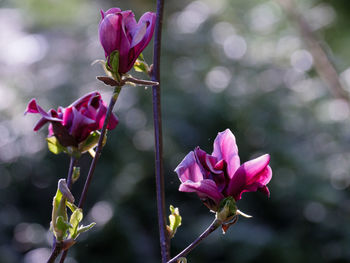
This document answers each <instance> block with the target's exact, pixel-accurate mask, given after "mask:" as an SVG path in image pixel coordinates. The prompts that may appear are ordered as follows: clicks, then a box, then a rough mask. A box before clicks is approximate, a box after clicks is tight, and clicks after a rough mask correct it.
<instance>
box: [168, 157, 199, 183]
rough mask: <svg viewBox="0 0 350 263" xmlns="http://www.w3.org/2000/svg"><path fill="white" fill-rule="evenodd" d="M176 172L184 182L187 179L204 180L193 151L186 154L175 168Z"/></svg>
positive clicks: (193, 180)
mask: <svg viewBox="0 0 350 263" xmlns="http://www.w3.org/2000/svg"><path fill="white" fill-rule="evenodd" d="M175 172H176V173H177V175H178V177H179V179H180V181H181V182H182V183H184V182H186V181H192V182H199V181H202V180H203V174H202V172H201V168H200V167H199V165H198V164H197V161H196V157H195V155H194V152H193V151H191V152H189V153H188V154H187V155H186V156H185V158H184V159H183V160H182V162H181V163H180V164H179V165H178V166H177V167H176V168H175Z"/></svg>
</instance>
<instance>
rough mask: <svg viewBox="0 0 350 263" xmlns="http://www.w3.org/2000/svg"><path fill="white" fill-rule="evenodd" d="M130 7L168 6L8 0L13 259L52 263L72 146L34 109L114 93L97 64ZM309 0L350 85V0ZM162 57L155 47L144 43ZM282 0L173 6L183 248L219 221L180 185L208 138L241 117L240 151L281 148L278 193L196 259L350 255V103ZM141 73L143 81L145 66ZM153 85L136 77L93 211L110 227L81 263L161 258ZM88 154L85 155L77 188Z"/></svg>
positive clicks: (170, 48) (237, 124)
mask: <svg viewBox="0 0 350 263" xmlns="http://www.w3.org/2000/svg"><path fill="white" fill-rule="evenodd" d="M113 6H118V7H120V8H122V9H132V10H133V11H134V12H135V14H136V17H137V18H139V17H140V16H141V15H142V13H143V12H145V11H149V10H151V11H155V2H154V1H145V0H143V1H141V0H132V1H84V0H7V1H6V0H2V1H0V7H1V8H0V262H1V263H13V262H23V263H34V262H35V263H36V262H44V261H45V260H46V259H47V257H48V254H49V253H50V246H51V241H52V235H51V234H50V233H49V232H48V228H49V222H50V213H51V202H52V197H53V195H54V193H55V191H56V186H57V185H56V184H57V181H58V179H59V178H64V177H66V173H67V170H68V157H67V156H65V155H63V154H61V155H54V154H52V153H50V152H48V150H47V147H46V143H45V136H46V134H47V133H46V130H45V129H42V130H40V131H39V132H37V133H35V132H33V131H32V129H33V127H34V125H35V123H36V121H37V120H38V119H39V116H35V115H27V116H25V117H24V116H23V112H24V110H25V107H26V104H27V102H28V101H29V100H30V99H31V98H32V97H35V98H37V100H38V102H39V104H40V105H41V106H42V107H44V108H45V109H49V108H51V107H53V108H56V107H57V106H59V105H63V106H66V105H69V104H70V103H71V102H72V101H74V100H75V99H77V98H78V97H80V96H82V95H83V94H85V93H87V92H90V91H92V90H99V91H100V92H101V93H102V94H103V97H104V98H105V99H106V100H108V98H109V96H110V94H111V90H110V89H109V88H108V87H106V86H104V85H103V84H101V83H99V82H98V81H97V80H96V79H95V76H96V75H101V74H103V72H102V70H101V68H100V67H99V66H98V65H94V66H91V65H90V64H91V62H92V61H94V60H95V59H101V58H103V57H104V54H103V50H102V48H101V46H100V45H99V41H98V23H99V19H100V14H99V10H100V9H104V10H107V9H108V8H110V7H113ZM297 7H298V10H299V11H300V12H301V13H302V14H303V15H304V16H305V17H306V19H307V21H308V23H309V24H310V25H311V27H312V29H313V30H314V32H315V33H316V35H317V37H318V38H319V41H320V43H321V44H322V46H323V47H324V48H325V50H326V51H327V54H328V55H329V58H330V60H331V61H332V62H333V63H335V66H336V68H337V70H338V72H339V73H340V77H341V80H342V84H343V86H344V87H345V89H346V90H347V91H348V90H349V88H350V68H349V64H350V63H349V61H350V48H349V47H350V34H349V24H350V18H349V11H350V6H349V3H348V1H347V0H337V1H317V0H303V1H301V0H300V1H297ZM144 55H145V58H146V60H148V61H151V58H152V48H151V47H148V48H147V49H146V50H145V52H144ZM313 61H314V60H313V59H312V56H311V54H310V51H309V50H308V47H307V46H306V45H305V44H304V41H303V39H302V38H301V37H300V34H299V28H298V26H297V24H295V23H294V22H293V21H290V20H288V18H287V15H286V13H285V12H284V11H283V10H282V9H281V7H280V6H279V4H278V3H277V2H275V1H263V0H249V1H247V0H235V1H233V0H215V1H212V0H197V1H185V0H178V1H166V5H165V21H164V34H163V47H162V105H163V131H164V161H165V165H164V166H165V167H164V170H165V184H166V206H167V207H168V206H169V205H170V204H173V205H174V206H176V207H179V208H180V211H181V214H182V216H183V224H182V226H181V228H180V229H179V230H178V233H177V234H176V236H175V238H174V239H173V240H172V254H173V255H175V254H176V253H178V252H179V251H180V250H181V249H183V248H184V247H185V246H186V245H187V244H188V243H189V242H191V241H192V240H193V239H194V238H196V237H197V236H198V235H199V234H200V233H201V232H202V231H203V230H204V229H205V228H206V227H207V226H208V225H209V224H210V222H211V220H212V219H213V216H214V215H213V214H211V213H209V212H208V209H207V208H206V207H205V206H204V205H202V204H201V202H200V201H199V200H198V198H197V196H196V195H194V194H186V193H181V192H178V191H177V189H178V186H179V181H178V179H177V176H176V174H175V173H174V172H173V170H174V168H175V167H176V166H177V164H178V163H179V162H180V161H181V160H182V158H183V157H184V156H185V155H186V154H187V153H188V152H189V151H190V150H192V149H193V148H194V147H195V146H197V145H200V146H201V148H203V149H204V150H206V151H207V152H211V151H212V143H213V140H214V139H215V137H216V134H217V132H219V131H222V130H224V129H226V128H230V129H231V130H232V131H233V133H234V134H235V136H236V138H237V144H238V147H239V150H240V157H241V160H242V161H243V162H244V161H247V160H249V159H251V158H253V157H256V156H258V155H260V154H263V153H269V154H270V155H271V167H272V169H273V172H274V174H273V178H272V180H271V182H270V184H269V188H270V191H271V197H270V199H267V198H266V197H265V196H263V195H262V194H261V193H249V194H245V195H244V196H243V197H244V198H243V199H242V200H241V201H239V202H238V207H239V209H240V210H242V211H244V212H246V213H248V214H250V215H253V218H252V219H246V218H240V220H239V222H238V223H237V224H236V225H235V226H234V227H232V228H231V229H229V231H228V232H227V233H226V235H222V234H221V231H220V230H217V231H216V232H215V233H214V234H212V235H211V236H210V237H209V238H207V239H206V240H205V241H204V242H203V243H202V244H201V245H200V246H199V247H198V248H196V249H195V250H194V251H193V252H192V253H191V254H190V255H189V256H188V260H189V262H217V263H219V262H220V263H221V262H237V263H248V262H249V263H250V262H260V263H261V262H276V263H277V262H286V263H288V262H291V263H292V262H293V263H294V262H334V263H336V262H337V263H340V262H350V250H349V245H350V193H349V185H350V176H349V168H350V151H349V144H350V123H349V116H350V108H349V104H348V102H347V101H344V100H341V99H338V98H335V97H334V96H333V95H332V94H331V92H330V89H329V87H328V86H327V85H326V84H325V83H324V82H322V80H321V78H320V76H319V75H318V74H317V72H316V71H315V68H314V62H313ZM136 76H140V75H138V74H136ZM151 102H152V98H151V90H150V89H144V88H142V87H126V88H124V89H123V91H122V94H121V96H120V98H119V100H118V102H117V107H116V110H115V113H116V114H117V115H118V116H119V119H120V124H119V126H118V127H117V128H116V129H115V130H114V131H112V132H110V133H109V134H108V144H107V146H106V147H105V149H104V151H103V154H102V158H101V160H100V161H99V163H98V166H97V170H96V173H95V177H94V179H93V184H92V187H91V189H90V192H89V195H88V200H87V201H88V202H87V204H86V208H85V211H84V214H85V219H84V223H85V224H88V223H90V222H92V221H95V222H97V226H96V227H95V228H93V230H91V231H89V232H88V233H85V234H82V235H81V236H80V237H79V239H78V240H79V242H78V243H77V244H76V245H75V246H74V247H73V248H72V249H71V250H70V252H69V258H68V259H67V260H66V262H67V263H76V262H91V263H95V262H97V263H99V262H101V263H102V262H160V257H159V243H158V232H157V231H158V226H157V218H156V202H155V180H154V157H153V125H152V123H153V122H152V104H151ZM89 162H90V157H89V156H88V155H86V156H84V157H83V158H82V159H81V160H80V165H81V169H82V173H81V174H82V175H81V178H80V180H79V181H78V182H77V183H76V184H75V185H74V189H73V194H74V195H75V196H76V197H77V198H78V196H79V194H80V191H81V189H82V186H83V181H84V178H85V176H86V173H87V167H88V165H89Z"/></svg>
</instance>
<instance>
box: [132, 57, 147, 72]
mask: <svg viewBox="0 0 350 263" xmlns="http://www.w3.org/2000/svg"><path fill="white" fill-rule="evenodd" d="M134 69H135V71H137V72H144V73H145V74H147V75H148V71H149V66H148V64H147V63H146V61H145V59H144V57H143V55H142V53H141V54H140V55H139V57H138V58H137V60H136V61H135V64H134Z"/></svg>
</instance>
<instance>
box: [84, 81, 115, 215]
mask: <svg viewBox="0 0 350 263" xmlns="http://www.w3.org/2000/svg"><path fill="white" fill-rule="evenodd" d="M120 91H121V87H120V86H116V87H115V88H114V92H113V95H112V97H111V100H110V102H109V105H108V109H107V114H106V118H105V121H104V123H103V127H102V130H101V135H100V138H99V140H98V143H97V147H96V152H95V157H94V158H93V159H92V162H91V165H90V169H89V173H88V175H87V178H86V181H85V185H84V189H83V191H82V193H81V196H80V200H79V205H78V206H79V208H83V206H84V204H85V200H86V196H87V192H88V190H89V187H90V183H91V179H92V176H93V174H94V171H95V168H96V164H97V161H98V159H99V158H100V155H101V151H102V148H103V141H104V138H105V136H106V132H107V125H108V122H109V119H110V117H111V115H112V111H113V108H114V105H115V103H116V102H117V99H118V96H119V93H120Z"/></svg>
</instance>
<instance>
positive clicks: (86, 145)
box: [78, 131, 101, 153]
mask: <svg viewBox="0 0 350 263" xmlns="http://www.w3.org/2000/svg"><path fill="white" fill-rule="evenodd" d="M100 134H101V133H100V132H99V131H93V132H91V133H90V135H89V136H88V137H87V138H86V139H85V140H84V141H82V142H81V143H79V147H78V150H79V151H80V152H81V153H84V152H87V151H89V150H90V149H92V148H94V147H95V146H96V145H97V143H98V140H99V139H100Z"/></svg>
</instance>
